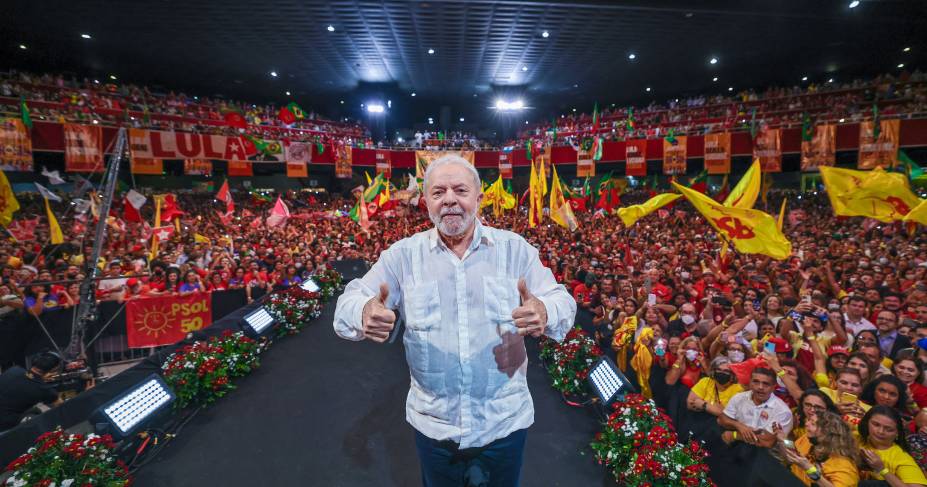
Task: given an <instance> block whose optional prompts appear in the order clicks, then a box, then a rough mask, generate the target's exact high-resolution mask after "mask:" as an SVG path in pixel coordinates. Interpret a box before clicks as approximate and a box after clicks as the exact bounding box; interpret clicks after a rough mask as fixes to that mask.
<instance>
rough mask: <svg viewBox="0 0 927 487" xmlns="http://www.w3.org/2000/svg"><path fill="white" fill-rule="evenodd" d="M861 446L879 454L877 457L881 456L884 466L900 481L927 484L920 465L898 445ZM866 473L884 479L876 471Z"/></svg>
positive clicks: (926, 478)
mask: <svg viewBox="0 0 927 487" xmlns="http://www.w3.org/2000/svg"><path fill="white" fill-rule="evenodd" d="M863 448H866V449H869V450H872V451H874V452H875V453H876V455H879V458H881V459H882V462H883V463H884V464H885V468H887V469H888V471H889V472H891V473H893V474H895V476H896V477H898V478H899V479H901V481H902V482H904V483H906V484H918V485H927V477H925V476H924V472H923V471H921V467H919V466H918V465H917V463H916V462H915V461H914V459H913V458H911V455H908V453H907V452H906V451H904V450H902V449H901V447H900V446H898V445H892V446H891V448H887V449H885V450H876V449H875V448H873V447H871V446H869V445H864V446H863ZM868 475H869V476H870V477H872V478H873V479H875V480H885V479H884V478H883V477H882V476H881V475H879V473H878V472H870V473H869V474H868Z"/></svg>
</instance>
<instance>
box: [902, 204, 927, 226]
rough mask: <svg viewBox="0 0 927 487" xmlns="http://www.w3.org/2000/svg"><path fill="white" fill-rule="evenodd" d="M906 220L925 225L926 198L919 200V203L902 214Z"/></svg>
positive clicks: (926, 212)
mask: <svg viewBox="0 0 927 487" xmlns="http://www.w3.org/2000/svg"><path fill="white" fill-rule="evenodd" d="M904 221H906V222H917V223H920V224H921V225H927V200H921V202H920V204H919V205H917V206H915V207H914V209H913V210H911V211H909V212H908V214H907V215H905V216H904Z"/></svg>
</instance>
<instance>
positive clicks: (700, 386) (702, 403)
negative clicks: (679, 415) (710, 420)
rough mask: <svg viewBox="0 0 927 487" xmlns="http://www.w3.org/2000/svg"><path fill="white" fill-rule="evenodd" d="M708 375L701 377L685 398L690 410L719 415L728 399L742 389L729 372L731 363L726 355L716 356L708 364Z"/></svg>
mask: <svg viewBox="0 0 927 487" xmlns="http://www.w3.org/2000/svg"><path fill="white" fill-rule="evenodd" d="M709 370H710V375H709V376H708V377H703V378H702V379H700V380H699V381H698V382H696V383H695V386H694V387H692V390H691V391H689V397H688V399H687V400H686V406H687V407H688V408H689V410H690V411H699V412H703V413H708V414H710V415H712V416H720V415H721V413H723V412H724V408H725V407H726V406H727V403H728V401H730V400H731V398H732V397H734V394H738V393H740V392H743V391H744V388H743V387H742V386H741V385H740V384H739V383H738V382H737V381H736V378H735V377H734V373H733V372H731V364H730V361H729V360H728V359H727V357H716V358H715V359H714V360H712V361H711V365H710V366H709Z"/></svg>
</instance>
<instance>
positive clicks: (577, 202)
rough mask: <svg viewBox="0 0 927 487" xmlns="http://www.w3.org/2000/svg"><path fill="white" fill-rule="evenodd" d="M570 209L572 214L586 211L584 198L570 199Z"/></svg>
mask: <svg viewBox="0 0 927 487" xmlns="http://www.w3.org/2000/svg"><path fill="white" fill-rule="evenodd" d="M570 208H572V209H573V212H574V213H576V212H577V211H586V198H570Z"/></svg>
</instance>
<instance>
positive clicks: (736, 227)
mask: <svg viewBox="0 0 927 487" xmlns="http://www.w3.org/2000/svg"><path fill="white" fill-rule="evenodd" d="M714 222H715V225H717V226H718V228H719V229H720V230H723V231H724V232H725V233H727V236H728V237H730V238H733V239H744V240H749V239H751V238H753V237H755V236H756V234H755V233H753V229H752V228H750V227H748V226H746V225H744V224H743V223H741V221H740V218H735V217H732V216H725V217H721V218H717V219H715V220H714Z"/></svg>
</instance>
